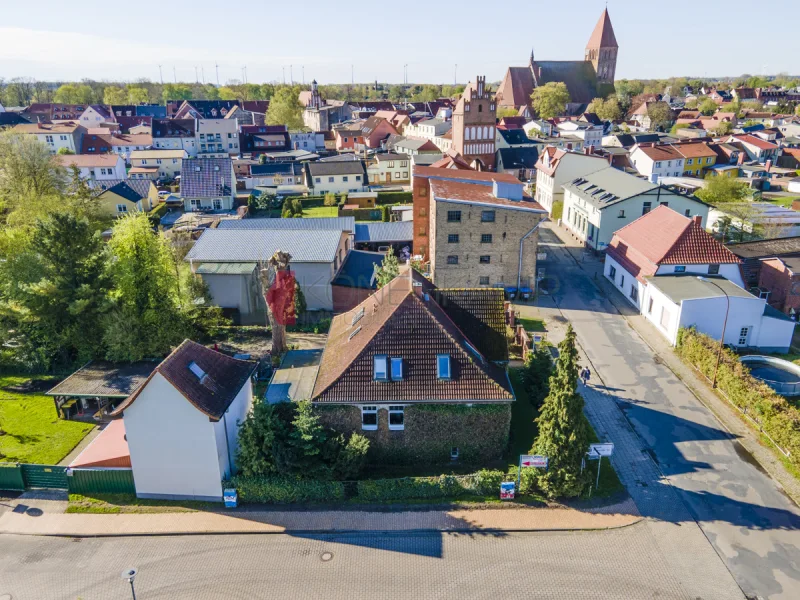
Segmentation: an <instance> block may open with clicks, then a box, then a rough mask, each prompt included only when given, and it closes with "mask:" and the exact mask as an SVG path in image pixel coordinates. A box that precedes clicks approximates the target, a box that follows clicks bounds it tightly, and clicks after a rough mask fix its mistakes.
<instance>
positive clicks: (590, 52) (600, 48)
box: [585, 9, 619, 84]
mask: <svg viewBox="0 0 800 600" xmlns="http://www.w3.org/2000/svg"><path fill="white" fill-rule="evenodd" d="M618 51H619V46H618V45H617V38H616V37H615V36H614V28H613V27H612V26H611V17H609V16H608V9H605V10H604V11H603V14H602V15H600V20H599V21H598V22H597V25H596V26H595V28H594V31H593V32H592V37H590V38H589V43H588V44H586V56H585V58H586V60H587V61H589V62H591V63H592V65H593V66H594V70H595V72H596V73H597V83H608V84H613V83H614V74H615V72H616V70H617V52H618Z"/></svg>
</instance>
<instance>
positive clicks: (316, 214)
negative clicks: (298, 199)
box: [303, 206, 339, 219]
mask: <svg viewBox="0 0 800 600" xmlns="http://www.w3.org/2000/svg"><path fill="white" fill-rule="evenodd" d="M338 216H339V209H338V208H337V207H336V206H316V207H314V208H304V209H303V217H305V218H306V219H310V218H315V219H318V218H329V217H338Z"/></svg>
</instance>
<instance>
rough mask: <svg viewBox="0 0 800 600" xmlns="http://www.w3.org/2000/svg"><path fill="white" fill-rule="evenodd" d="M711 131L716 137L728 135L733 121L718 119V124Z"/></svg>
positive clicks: (731, 129)
mask: <svg viewBox="0 0 800 600" xmlns="http://www.w3.org/2000/svg"><path fill="white" fill-rule="evenodd" d="M712 131H713V134H714V135H715V136H716V137H722V136H723V135H728V134H729V133H731V132H732V131H733V123H731V122H730V121H720V124H719V125H717V127H716V129H713V130H712Z"/></svg>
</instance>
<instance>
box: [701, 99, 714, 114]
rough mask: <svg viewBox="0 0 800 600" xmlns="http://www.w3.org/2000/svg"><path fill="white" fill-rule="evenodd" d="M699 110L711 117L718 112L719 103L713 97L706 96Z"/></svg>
mask: <svg viewBox="0 0 800 600" xmlns="http://www.w3.org/2000/svg"><path fill="white" fill-rule="evenodd" d="M699 110H700V112H701V113H702V114H704V115H706V116H707V117H710V116H711V115H713V114H714V113H715V112H717V103H716V102H714V101H713V100H712V99H711V98H705V99H704V100H703V101H702V102H701V103H700V107H699Z"/></svg>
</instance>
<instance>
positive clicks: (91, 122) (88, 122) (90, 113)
mask: <svg viewBox="0 0 800 600" xmlns="http://www.w3.org/2000/svg"><path fill="white" fill-rule="evenodd" d="M78 120H79V121H80V123H81V125H83V126H84V127H86V128H87V129H89V128H90V127H99V126H101V125H102V124H103V123H114V122H115V121H114V118H113V117H106V116H105V115H103V114H100V113H99V112H98V111H97V110H96V109H95V108H94V107H93V106H87V107H86V110H84V111H83V112H82V113H81V116H80V117H79V119H78Z"/></svg>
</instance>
